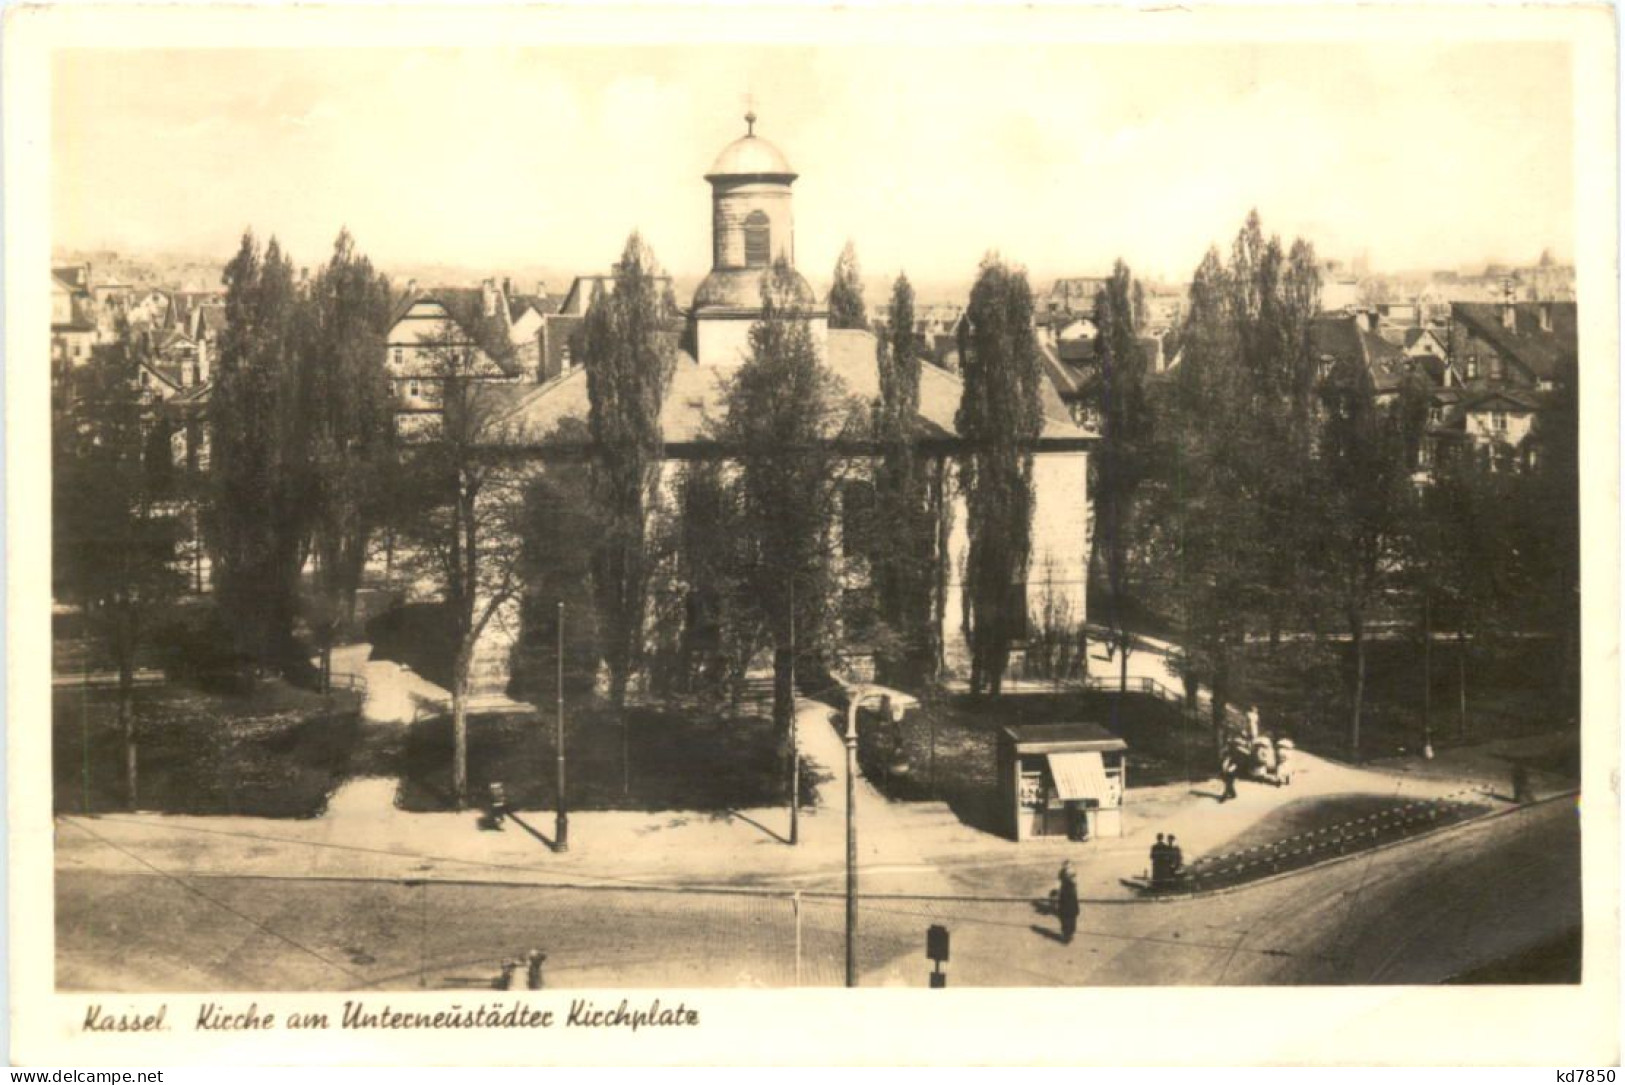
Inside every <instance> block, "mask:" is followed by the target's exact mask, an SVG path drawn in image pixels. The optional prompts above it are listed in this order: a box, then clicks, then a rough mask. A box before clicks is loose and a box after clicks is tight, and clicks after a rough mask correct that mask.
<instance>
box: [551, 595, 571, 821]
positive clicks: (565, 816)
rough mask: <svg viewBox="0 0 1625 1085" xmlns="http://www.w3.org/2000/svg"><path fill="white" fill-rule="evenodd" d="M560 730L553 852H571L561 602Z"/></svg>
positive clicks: (555, 740)
mask: <svg viewBox="0 0 1625 1085" xmlns="http://www.w3.org/2000/svg"><path fill="white" fill-rule="evenodd" d="M558 634H559V637H558V640H559V643H558V675H557V678H558V691H557V692H558V699H559V700H558V705H559V711H558V721H557V727H558V730H557V732H556V733H555V735H554V738H553V745H554V747H555V749H556V750H557V752H558V760H559V781H558V782H559V786H558V798H559V802H558V813H556V814H555V815H553V850H554V851H561V852H562V851H569V850H570V815H569V813H567V812H566V810H565V807H564V602H563V601H562V600H561V601H560V602H559V629H558Z"/></svg>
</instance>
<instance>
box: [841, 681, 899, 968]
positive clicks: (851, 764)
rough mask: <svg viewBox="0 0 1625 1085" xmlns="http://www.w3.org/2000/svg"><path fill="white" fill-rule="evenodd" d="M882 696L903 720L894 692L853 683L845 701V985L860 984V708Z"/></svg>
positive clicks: (892, 713) (896, 718)
mask: <svg viewBox="0 0 1625 1085" xmlns="http://www.w3.org/2000/svg"><path fill="white" fill-rule="evenodd" d="M877 696H878V697H880V698H881V701H882V703H883V704H885V706H886V710H887V712H888V714H889V715H890V716H891V721H892V722H893V723H901V722H902V720H903V711H904V708H905V705H904V702H903V700H902V699H901V698H900V697H896V696H892V695H891V691H889V690H885V689H878V688H875V687H873V686H854V687H852V690H851V692H850V694H849V695H848V697H847V703H846V985H847V986H848V987H856V986H857V985H858V820H857V817H858V804H857V796H858V783H857V780H858V709H859V708H860V707H862V705H863V702H864V701H865V700H867V699H869V698H872V697H877Z"/></svg>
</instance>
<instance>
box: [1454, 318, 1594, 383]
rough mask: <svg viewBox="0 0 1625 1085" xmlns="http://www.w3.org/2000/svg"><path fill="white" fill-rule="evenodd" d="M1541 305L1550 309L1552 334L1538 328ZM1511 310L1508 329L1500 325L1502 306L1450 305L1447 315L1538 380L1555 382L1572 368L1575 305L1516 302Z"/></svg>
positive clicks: (1575, 342)
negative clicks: (1566, 370) (1511, 322)
mask: <svg viewBox="0 0 1625 1085" xmlns="http://www.w3.org/2000/svg"><path fill="white" fill-rule="evenodd" d="M1543 306H1545V307H1549V308H1550V310H1551V326H1552V330H1551V331H1545V330H1543V329H1542V328H1541V326H1540V321H1541V309H1542V307H1543ZM1512 309H1513V326H1512V327H1511V328H1508V327H1507V326H1506V325H1505V324H1504V323H1503V322H1502V314H1503V312H1504V310H1505V303H1500V304H1497V303H1493V302H1491V303H1481V302H1465V301H1458V302H1453V303H1452V304H1451V306H1450V315H1451V317H1452V318H1453V319H1454V320H1456V321H1457V322H1458V323H1459V324H1461V325H1462V326H1463V327H1464V328H1466V329H1467V330H1469V331H1471V332H1472V333H1473V334H1474V335H1476V336H1477V337H1478V338H1480V339H1482V340H1484V341H1485V342H1487V343H1489V344H1490V345H1491V346H1493V347H1494V348H1495V349H1496V350H1497V351H1499V352H1500V353H1501V355H1502V356H1503V357H1505V358H1507V359H1509V360H1510V361H1512V362H1513V363H1514V364H1516V365H1518V366H1519V367H1521V368H1522V369H1523V370H1525V371H1526V372H1527V373H1529V374H1530V375H1531V376H1533V377H1535V378H1536V379H1537V380H1556V379H1557V378H1558V377H1559V376H1561V375H1562V372H1563V370H1564V369H1566V368H1571V367H1573V366H1574V365H1575V363H1576V361H1577V360H1578V358H1579V330H1578V326H1577V320H1578V310H1577V309H1576V306H1575V303H1574V302H1572V301H1549V302H1517V303H1515V304H1514V305H1513V306H1512Z"/></svg>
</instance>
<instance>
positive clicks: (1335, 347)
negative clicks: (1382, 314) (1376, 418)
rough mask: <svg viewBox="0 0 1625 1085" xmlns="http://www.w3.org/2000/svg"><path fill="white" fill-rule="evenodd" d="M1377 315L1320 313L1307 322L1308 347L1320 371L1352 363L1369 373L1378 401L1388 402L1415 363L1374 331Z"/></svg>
mask: <svg viewBox="0 0 1625 1085" xmlns="http://www.w3.org/2000/svg"><path fill="white" fill-rule="evenodd" d="M1376 319H1377V318H1376V314H1375V313H1374V312H1364V313H1355V314H1352V315H1347V314H1338V313H1322V314H1321V315H1320V316H1317V317H1315V318H1314V320H1312V321H1311V322H1310V324H1309V347H1310V350H1311V351H1313V352H1314V355H1315V358H1316V360H1317V362H1318V363H1319V368H1320V373H1321V375H1325V374H1326V373H1329V372H1330V371H1331V370H1332V368H1333V367H1335V366H1337V365H1339V364H1346V363H1353V364H1355V365H1357V366H1359V367H1360V368H1361V369H1363V370H1364V371H1365V372H1366V373H1367V374H1368V375H1369V377H1370V380H1371V392H1372V395H1373V396H1375V397H1376V400H1377V402H1378V403H1388V402H1390V401H1392V400H1393V399H1394V398H1395V397H1397V396H1398V395H1399V391H1400V388H1401V387H1402V386H1403V385H1404V383H1405V379H1406V378H1407V377H1408V376H1410V375H1411V374H1412V373H1413V372H1415V370H1416V367H1415V366H1414V365H1413V363H1412V361H1411V359H1409V358H1407V357H1406V356H1405V352H1404V351H1403V350H1401V349H1400V348H1399V347H1397V346H1395V345H1394V344H1393V343H1390V342H1388V340H1386V339H1384V338H1383V337H1382V336H1381V335H1378V334H1377V330H1376Z"/></svg>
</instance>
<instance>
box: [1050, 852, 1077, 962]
mask: <svg viewBox="0 0 1625 1085" xmlns="http://www.w3.org/2000/svg"><path fill="white" fill-rule="evenodd" d="M1060 882H1061V885H1060V888H1059V889H1058V890H1057V891H1056V894H1055V914H1056V915H1057V916H1059V917H1060V919H1061V940H1062V941H1063V942H1066V943H1067V944H1069V945H1070V944H1071V942H1072V936H1073V935H1074V934H1076V933H1077V931H1078V880H1077V878H1076V877H1075V876H1074V875H1073V873H1072V863H1071V862H1070V861H1068V862H1064V863H1062V864H1061V873H1060Z"/></svg>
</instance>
